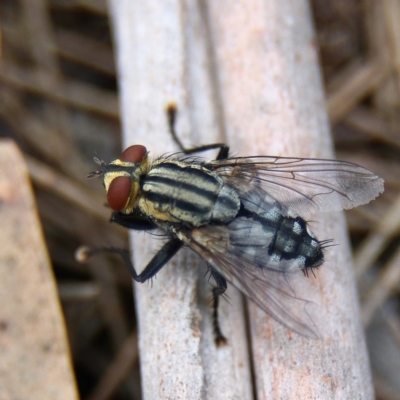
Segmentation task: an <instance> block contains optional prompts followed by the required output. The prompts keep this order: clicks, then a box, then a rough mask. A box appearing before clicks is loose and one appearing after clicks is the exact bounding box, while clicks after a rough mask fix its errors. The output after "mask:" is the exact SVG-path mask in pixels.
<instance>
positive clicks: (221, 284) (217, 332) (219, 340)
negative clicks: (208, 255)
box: [209, 265, 228, 346]
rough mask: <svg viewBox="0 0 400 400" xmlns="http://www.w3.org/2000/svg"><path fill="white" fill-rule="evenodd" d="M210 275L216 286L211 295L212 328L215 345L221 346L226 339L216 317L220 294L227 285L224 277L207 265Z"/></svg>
mask: <svg viewBox="0 0 400 400" xmlns="http://www.w3.org/2000/svg"><path fill="white" fill-rule="evenodd" d="M209 269H210V273H211V276H212V277H213V278H214V281H215V283H216V285H217V286H215V287H214V288H213V290H212V296H213V330H214V337H215V343H216V345H217V346H221V345H223V344H226V342H227V340H226V338H225V336H224V335H223V334H222V331H221V328H220V326H219V317H218V306H219V297H220V296H222V295H223V294H224V293H225V291H226V289H227V287H228V285H227V283H226V279H225V278H224V277H223V276H222V275H221V274H220V273H219V272H218V271H217V270H215V269H214V268H213V267H211V266H210V265H209Z"/></svg>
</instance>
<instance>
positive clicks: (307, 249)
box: [227, 204, 324, 272]
mask: <svg viewBox="0 0 400 400" xmlns="http://www.w3.org/2000/svg"><path fill="white" fill-rule="evenodd" d="M269 206H270V208H271V209H270V210H268V209H267V208H268V207H267V206H265V207H264V212H263V213H252V212H246V210H243V211H241V213H240V214H239V216H238V217H236V218H235V219H234V220H233V221H232V222H230V223H229V224H228V225H227V228H228V232H229V239H228V243H229V244H228V250H229V251H231V252H233V253H236V254H237V256H238V257H240V258H241V259H242V260H243V262H244V263H245V262H246V261H245V260H250V261H251V263H252V264H254V265H257V266H258V267H260V268H270V269H274V270H278V271H282V272H286V271H288V272H289V271H295V270H298V269H301V270H305V269H306V268H315V267H318V266H319V265H321V264H322V263H323V261H324V258H323V251H322V246H321V244H320V242H318V240H317V239H316V238H315V237H314V235H313V233H312V232H311V231H310V230H309V229H308V227H307V224H306V222H305V221H304V220H303V219H302V218H300V217H297V218H292V217H286V216H283V215H282V214H279V212H278V211H279V207H277V206H276V205H273V204H271V205H269Z"/></svg>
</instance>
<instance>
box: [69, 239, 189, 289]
mask: <svg viewBox="0 0 400 400" xmlns="http://www.w3.org/2000/svg"><path fill="white" fill-rule="evenodd" d="M182 246H183V242H182V241H181V240H179V239H171V240H169V241H168V242H167V243H165V244H164V246H163V247H162V248H161V249H160V250H159V251H158V253H157V254H156V255H155V256H154V257H153V259H152V260H151V261H150V262H149V263H148V264H147V266H146V268H145V269H144V270H143V271H142V272H141V273H140V274H137V273H136V271H135V268H134V266H133V264H132V261H131V257H130V252H129V250H126V249H117V248H115V247H94V248H90V247H87V246H83V247H80V248H79V249H78V250H77V252H76V253H75V258H76V259H77V260H78V261H79V262H85V261H87V260H88V259H89V258H90V257H91V256H92V255H95V254H98V253H110V254H117V255H119V256H121V257H122V259H123V260H124V261H125V264H126V265H127V266H128V268H129V271H130V273H131V275H132V278H133V279H134V280H135V281H136V282H140V283H143V282H146V281H147V280H148V279H151V278H152V277H153V276H154V275H155V274H156V273H157V272H158V271H160V269H161V268H162V267H163V266H164V265H165V264H166V263H167V262H168V261H169V260H170V259H171V258H172V257H173V256H174V255H175V254H176V253H177V251H178V250H179V249H180V248H181V247H182Z"/></svg>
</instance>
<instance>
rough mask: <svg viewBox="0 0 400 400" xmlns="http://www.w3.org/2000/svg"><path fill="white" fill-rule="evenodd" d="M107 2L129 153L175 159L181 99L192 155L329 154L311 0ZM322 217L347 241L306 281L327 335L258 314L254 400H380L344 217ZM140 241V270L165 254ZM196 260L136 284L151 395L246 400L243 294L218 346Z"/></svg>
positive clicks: (318, 226)
mask: <svg viewBox="0 0 400 400" xmlns="http://www.w3.org/2000/svg"><path fill="white" fill-rule="evenodd" d="M110 4H111V9H112V14H113V22H114V27H115V38H116V42H117V49H118V62H119V71H120V88H121V91H122V117H123V124H124V129H125V141H126V145H128V144H133V143H141V144H144V145H146V146H147V147H148V149H149V150H151V154H152V155H157V154H160V153H164V152H168V151H171V150H176V147H174V146H173V144H172V142H171V138H170V135H169V134H168V127H167V120H166V116H165V112H164V110H165V108H166V106H167V104H168V103H169V102H174V103H176V104H177V106H178V110H179V115H178V121H177V130H178V133H179V136H180V137H181V138H182V140H183V141H184V143H185V144H186V145H187V146H188V147H189V145H190V144H196V145H199V144H202V143H210V142H216V141H218V140H221V134H222V135H225V134H226V139H227V141H228V143H229V144H230V145H231V146H232V149H233V151H236V152H239V151H240V155H256V154H272V155H279V156H311V157H323V156H325V157H326V156H328V157H332V149H331V141H330V138H329V129H328V124H327V117H326V113H325V111H324V108H323V103H324V99H323V92H322V88H321V82H320V75H319V71H318V67H317V56H316V51H315V45H314V38H313V32H312V29H311V26H312V23H311V19H310V14H309V9H308V7H307V4H306V2H305V1H298V0H290V1H287V2H282V1H278V0H263V1H261V0H259V1H257V0H239V1H236V2H235V3H234V4H233V3H232V2H231V1H227V0H220V1H205V0H204V1H200V2H199V3H196V2H192V1H189V0H187V1H181V2H177V1H172V0H171V1H165V2H152V1H150V0H147V1H141V2H132V1H128V0H119V1H118V0H111V1H110ZM189 134H190V136H189ZM188 137H189V138H188ZM224 139H225V137H224ZM318 221H320V222H318V223H317V222H314V223H312V227H313V229H314V230H315V232H316V233H317V234H318V237H320V238H321V239H328V238H334V240H335V242H336V243H340V247H336V248H333V249H330V250H329V252H328V254H327V259H328V261H327V262H326V263H325V265H324V266H323V267H322V268H321V271H320V272H318V273H317V279H310V280H309V282H310V283H309V285H310V286H311V289H312V290H311V291H310V294H309V297H310V299H311V300H314V301H315V302H316V303H318V304H319V305H320V306H321V308H322V315H321V317H322V318H323V320H324V323H323V324H322V325H320V326H319V329H320V332H321V335H322V337H323V339H321V340H312V339H307V338H304V337H302V336H299V335H298V334H295V333H293V332H291V331H288V330H287V329H285V328H283V327H282V326H280V325H279V324H278V323H276V322H275V321H273V320H271V319H270V318H268V317H267V316H266V314H265V313H264V312H262V311H261V310H259V309H258V308H256V307H251V326H252V344H253V346H252V349H253V350H252V357H253V359H254V364H255V368H254V369H255V375H256V376H255V383H256V390H257V396H258V398H259V399H264V398H280V399H292V398H306V397H311V398H336V399H337V398H338V399H348V398H360V397H361V398H364V399H369V398H373V389H372V383H371V374H370V370H369V365H368V357H367V353H366V348H365V342H364V336H363V331H362V327H361V323H360V317H359V308H358V301H357V295H356V291H355V283H354V274H353V272H352V269H351V261H350V253H349V246H348V242H347V237H346V233H345V228H344V219H343V217H342V215H341V214H339V215H335V216H333V217H331V218H328V217H323V218H321V219H320V217H318ZM133 243H134V250H135V257H134V259H135V263H136V266H138V267H140V269H141V268H142V267H143V266H144V265H145V262H146V260H149V259H150V258H151V256H152V255H153V253H154V250H155V249H156V248H158V247H160V245H159V244H158V245H157V246H154V245H152V244H150V242H149V240H148V237H146V236H145V235H139V236H135V238H134V241H133ZM197 264H198V259H197V258H196V257H193V256H192V255H191V254H190V253H188V252H182V253H181V254H180V255H179V256H177V257H175V258H174V259H173V260H172V262H170V263H169V265H168V266H166V267H165V268H164V269H163V270H162V271H161V272H160V273H159V274H158V275H157V279H155V280H154V282H153V285H152V288H150V287H145V286H146V285H138V286H137V302H138V314H139V349H140V358H141V368H142V378H143V393H144V398H146V399H153V398H191V399H196V398H199V399H200V398H202V399H204V398H206V399H212V398H216V399H221V398H233V397H235V398H240V399H248V398H252V391H251V388H250V384H251V382H250V366H249V357H248V355H247V354H246V351H247V342H246V338H245V330H244V320H243V317H242V313H241V307H240V298H238V297H237V296H236V292H235V290H234V289H233V288H232V287H229V291H228V294H229V296H230V303H231V306H230V305H228V304H226V303H225V302H222V303H223V307H222V316H221V321H222V327H223V329H224V330H225V334H226V335H227V336H228V339H229V342H228V345H227V346H226V347H224V348H219V349H218V348H216V347H215V346H214V344H213V340H212V332H211V327H210V310H208V309H204V307H202V306H201V304H203V303H201V302H200V303H199V302H198V301H197V294H196V290H197V289H196V278H197V274H196V272H195V270H194V267H195V266H197ZM304 280H305V281H306V279H305V278H304ZM200 293H203V292H202V291H201V292H200ZM202 296H203V295H201V296H200V297H202ZM201 319H202V321H201Z"/></svg>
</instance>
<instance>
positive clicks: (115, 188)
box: [107, 146, 133, 211]
mask: <svg viewBox="0 0 400 400" xmlns="http://www.w3.org/2000/svg"><path fill="white" fill-rule="evenodd" d="M132 147H133V146H132ZM130 194H131V180H130V179H129V178H128V177H127V176H118V177H117V178H115V179H113V181H112V182H111V183H110V187H109V188H108V192H107V202H108V205H109V206H110V207H111V209H112V210H114V211H122V210H123V209H124V207H125V206H126V203H127V202H128V199H129V196H130Z"/></svg>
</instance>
